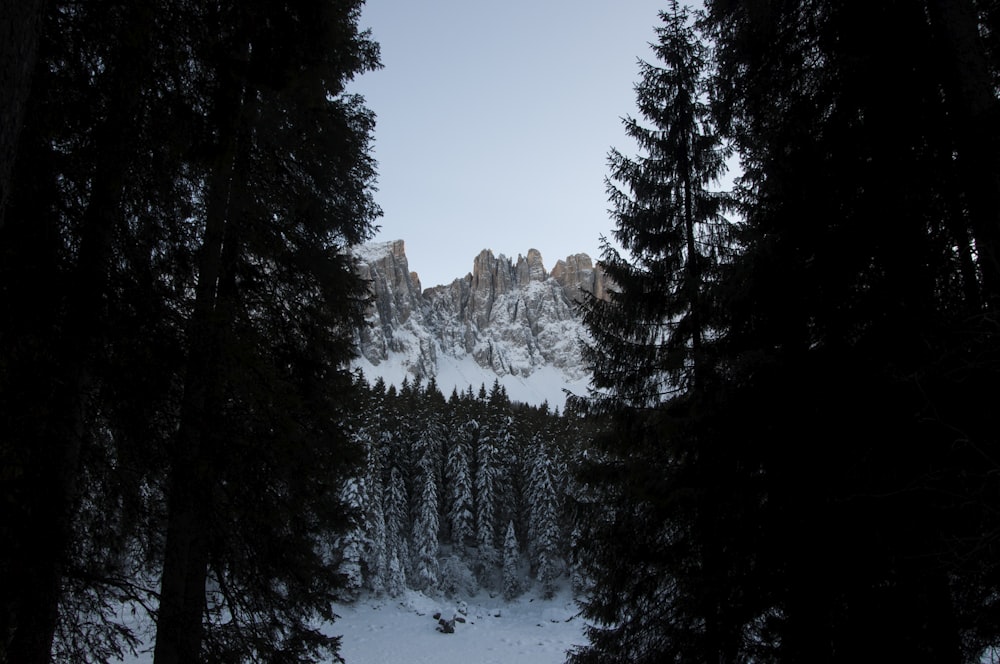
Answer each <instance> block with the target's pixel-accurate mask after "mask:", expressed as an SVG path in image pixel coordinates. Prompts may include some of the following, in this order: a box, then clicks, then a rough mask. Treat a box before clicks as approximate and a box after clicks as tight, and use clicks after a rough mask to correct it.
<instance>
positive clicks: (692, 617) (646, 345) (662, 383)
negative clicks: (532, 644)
mask: <svg viewBox="0 0 1000 664" xmlns="http://www.w3.org/2000/svg"><path fill="white" fill-rule="evenodd" d="M659 17H660V20H661V22H662V24H661V25H660V26H658V27H657V28H656V34H657V42H656V43H655V44H653V45H652V48H653V51H654V53H655V55H656V58H657V63H656V64H650V63H645V62H643V63H641V65H640V71H641V80H640V82H639V84H637V86H636V96H637V101H638V106H639V110H640V112H641V113H642V116H643V118H644V119H645V121H647V122H648V123H650V125H651V126H646V125H644V124H643V123H641V122H640V121H638V120H635V119H631V118H629V119H626V120H625V127H626V132H627V134H628V135H629V136H630V137H632V138H633V139H634V140H635V141H636V142H637V144H638V145H639V147H640V149H641V150H642V151H643V152H644V154H643V155H642V156H640V157H637V158H634V159H632V158H627V157H625V156H624V155H622V154H621V153H620V152H618V151H613V152H612V153H611V156H610V159H609V162H610V166H611V177H610V178H609V180H608V192H609V197H610V200H611V202H612V204H613V206H614V209H613V215H614V219H615V222H616V226H617V227H616V230H615V232H614V236H615V239H616V240H617V241H618V242H619V243H620V244H621V246H622V247H623V248H624V249H625V250H626V251H627V252H628V253H627V254H626V255H622V254H620V253H619V252H618V251H617V250H615V249H614V248H613V247H612V246H611V244H610V243H605V249H604V253H603V257H602V263H603V265H604V266H605V270H606V272H607V274H608V276H609V278H610V280H611V282H612V283H613V286H612V288H611V289H609V299H608V300H607V301H602V300H598V299H596V298H590V299H589V300H587V301H586V302H585V304H584V321H585V323H586V325H587V327H588V329H589V330H590V332H591V334H592V336H593V342H592V343H591V344H589V345H588V346H587V347H586V348H585V357H586V358H587V359H588V361H589V363H590V365H591V366H592V368H593V370H594V380H593V385H594V387H595V388H596V393H595V396H594V398H593V399H592V400H591V403H590V406H589V408H590V409H596V410H597V411H598V412H604V413H607V414H608V415H609V416H610V417H611V418H612V421H611V424H610V426H609V427H608V429H609V430H608V431H607V432H606V433H605V434H604V435H603V436H601V437H600V439H599V440H598V444H597V445H596V446H595V448H594V449H593V450H591V451H590V453H589V454H588V456H587V457H586V458H585V459H584V460H583V463H582V466H581V475H580V477H581V479H582V480H583V482H584V488H583V489H582V490H580V491H579V492H578V494H579V495H578V497H577V500H578V505H577V509H578V510H579V513H580V515H581V519H582V521H581V523H580V524H579V526H578V530H577V533H576V538H577V540H578V541H582V542H583V543H584V544H583V548H584V549H585V551H584V552H583V553H582V554H581V555H579V556H578V557H577V559H576V561H577V563H576V564H577V565H579V569H578V576H580V577H586V578H588V579H590V580H591V582H592V586H591V587H589V588H588V589H587V592H586V596H587V599H586V600H585V602H584V615H586V616H587V617H588V618H589V619H590V620H591V621H592V626H591V627H589V628H588V636H589V638H590V641H591V644H590V646H588V647H587V648H580V649H577V650H576V651H575V652H574V653H573V654H572V655H571V661H573V662H574V663H575V664H583V663H585V662H598V661H606V660H609V659H612V660H616V661H630V662H658V661H695V660H700V659H711V660H713V661H716V660H717V661H728V660H729V657H730V656H731V655H732V654H733V648H734V647H733V645H732V644H733V641H734V640H735V639H736V636H735V635H733V634H728V635H727V634H726V630H725V628H724V626H723V621H722V619H721V617H720V615H719V614H720V612H722V611H724V610H725V607H726V606H727V605H728V604H730V603H729V602H728V599H727V598H723V597H721V596H719V595H717V594H716V593H715V591H714V589H707V588H695V587H694V586H695V578H696V575H695V570H696V569H697V568H698V566H699V565H701V564H703V563H704V562H705V561H706V560H707V558H706V557H703V556H702V554H705V555H706V556H708V557H711V556H712V555H714V554H713V552H715V551H718V550H719V549H721V548H723V547H722V546H721V543H720V542H719V541H717V538H715V537H714V533H711V532H706V529H710V528H711V527H712V524H711V519H710V517H709V510H708V509H706V510H704V512H703V511H702V510H701V509H700V508H699V509H698V510H697V511H692V510H691V508H692V505H694V504H695V503H692V501H691V498H690V496H691V492H693V491H697V490H698V489H697V488H696V487H693V486H691V485H690V484H687V483H688V482H691V481H697V478H696V477H690V476H687V475H682V474H680V473H679V466H680V464H681V463H682V462H687V461H691V460H695V459H697V456H696V455H698V454H701V452H700V451H699V450H698V449H697V444H696V443H695V441H694V440H693V439H692V435H691V434H690V433H689V432H688V431H687V428H688V427H687V425H686V424H685V422H686V421H687V420H688V419H689V415H688V414H686V413H685V410H687V409H689V408H691V407H692V404H694V403H696V400H697V399H698V398H700V397H701V395H708V394H710V393H711V389H710V386H711V385H713V384H714V382H715V380H716V360H715V358H714V357H713V355H714V353H713V352H710V349H709V346H710V345H711V344H713V343H714V342H715V341H716V339H717V338H718V335H719V333H720V332H721V330H720V328H719V326H720V324H721V323H720V321H719V319H718V311H717V307H718V305H717V303H716V299H715V298H716V295H715V293H714V289H715V287H716V284H717V280H718V278H719V270H720V267H721V264H722V263H723V262H724V259H726V258H727V252H728V251H729V249H730V246H729V242H730V238H729V235H730V230H729V229H730V226H729V224H728V222H727V221H726V220H725V219H724V218H723V217H722V216H721V214H722V212H723V211H724V209H725V207H726V205H727V204H728V200H729V199H728V196H727V195H726V194H724V193H720V192H718V191H715V190H714V189H713V187H715V186H717V180H718V178H719V177H720V176H721V175H722V174H723V173H724V170H725V160H726V157H727V150H726V148H725V146H724V142H723V140H722V138H721V136H720V134H719V133H718V131H717V128H716V125H715V121H714V118H713V117H712V115H711V113H710V106H709V98H708V93H709V82H710V74H711V70H710V68H709V67H710V64H711V63H710V62H709V53H708V47H707V46H706V45H705V43H704V42H703V41H702V39H701V37H700V35H699V34H698V32H697V31H696V30H695V28H694V26H693V25H692V18H691V16H690V14H689V13H688V11H687V10H686V9H682V8H680V7H679V6H678V3H677V2H673V3H671V7H670V9H669V10H668V11H666V12H661V13H660V15H659ZM616 183H620V185H619V184H616ZM620 186H623V187H625V189H622V188H620ZM571 405H573V404H572V402H571ZM573 407H575V405H573ZM696 463H697V462H696ZM687 547H697V548H696V549H688V548H687ZM713 564H715V563H713ZM665 615H668V616H670V618H669V619H664V618H663V616H665Z"/></svg>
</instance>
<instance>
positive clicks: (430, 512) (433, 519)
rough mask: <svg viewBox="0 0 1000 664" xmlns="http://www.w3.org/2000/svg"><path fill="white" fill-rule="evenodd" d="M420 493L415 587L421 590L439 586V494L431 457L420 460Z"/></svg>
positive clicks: (415, 553)
mask: <svg viewBox="0 0 1000 664" xmlns="http://www.w3.org/2000/svg"><path fill="white" fill-rule="evenodd" d="M419 481H420V490H419V492H418V494H417V504H416V508H417V511H416V517H415V519H414V522H413V549H414V551H413V573H414V575H413V585H414V587H416V588H417V589H418V590H428V589H436V587H437V584H438V571H439V570H438V527H439V523H438V493H437V481H436V479H435V477H434V468H433V465H432V459H431V457H430V455H424V456H423V457H422V458H421V460H420V473H419Z"/></svg>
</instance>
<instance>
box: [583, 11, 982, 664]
mask: <svg viewBox="0 0 1000 664" xmlns="http://www.w3.org/2000/svg"><path fill="white" fill-rule="evenodd" d="M706 7H707V16H706V19H705V21H704V22H703V24H702V25H703V27H704V28H705V30H706V33H707V34H708V36H710V37H712V38H713V40H714V43H715V49H716V58H717V61H718V70H717V72H716V76H715V77H714V81H715V85H716V86H717V87H716V89H717V91H718V95H717V104H716V105H715V106H713V111H712V117H713V118H714V120H715V121H716V122H717V123H718V125H719V126H720V128H721V131H722V132H723V133H724V134H725V135H726V136H727V138H728V139H729V140H731V141H732V142H733V144H734V147H735V148H736V150H737V152H738V153H739V154H740V157H741V162H742V167H743V172H744V176H743V179H742V181H741V187H740V190H739V195H740V203H741V211H742V213H743V216H744V223H743V224H742V225H741V231H740V235H739V238H738V239H739V244H738V248H739V254H738V256H737V257H735V258H734V259H733V260H732V261H731V262H728V263H726V264H724V265H723V266H722V267H723V269H722V270H721V272H720V276H719V278H718V280H717V281H716V283H715V285H714V286H713V289H712V301H714V302H717V303H718V304H719V306H718V307H717V308H715V309H714V311H716V312H720V313H724V316H720V317H719V318H718V319H717V321H718V322H717V323H716V324H715V326H714V327H711V326H709V327H705V326H703V328H702V329H703V334H705V335H708V334H710V335H711V337H712V338H713V339H714V342H713V343H714V347H715V348H714V349H713V350H714V352H713V365H712V367H713V370H714V372H715V375H716V376H717V377H718V380H717V381H716V382H715V383H714V384H713V386H712V389H711V390H709V391H704V392H703V391H699V390H698V389H696V388H697V381H696V382H695V385H694V388H691V387H688V388H687V389H683V390H682V391H680V392H679V393H678V394H677V395H675V396H674V397H673V398H671V399H669V400H667V401H666V402H664V403H663V404H662V405H661V406H659V407H658V408H656V409H654V411H653V412H651V413H649V414H648V415H647V416H642V417H638V416H635V414H633V415H632V416H629V415H628V414H626V416H625V417H624V418H623V419H622V420H621V425H620V426H621V428H622V429H623V430H625V431H627V432H628V435H627V436H619V437H617V438H616V439H615V440H614V441H613V442H614V443H615V444H613V445H608V446H606V447H604V448H602V449H600V450H598V451H599V452H602V453H603V456H601V457H598V458H599V460H600V461H602V462H603V463H600V464H595V466H594V467H593V468H591V469H589V470H588V471H587V472H589V473H590V476H591V477H592V478H593V479H594V481H595V485H599V484H600V483H606V484H607V487H608V488H607V490H606V491H605V493H604V495H603V501H604V503H606V504H610V505H613V506H614V509H613V510H612V511H611V513H612V514H613V515H614V519H613V521H611V520H607V521H605V522H603V523H602V522H601V521H599V520H593V521H590V522H588V523H589V525H590V527H592V528H594V531H593V532H594V538H595V541H596V542H597V543H598V546H597V547H596V548H595V551H596V555H595V556H594V559H595V560H597V561H598V564H597V566H596V568H595V569H594V570H593V572H594V573H595V574H596V575H597V585H596V586H595V593H594V595H593V599H592V600H591V601H590V602H589V604H588V611H590V612H591V615H592V616H594V617H595V618H596V619H597V620H598V622H599V623H601V624H603V625H604V626H605V627H606V629H603V630H602V629H598V630H595V631H593V632H592V634H591V636H592V644H591V646H590V647H589V648H587V649H583V650H581V651H579V652H578V653H576V655H575V656H574V659H575V661H578V662H583V661H600V659H601V658H602V656H603V657H605V658H608V657H617V658H625V659H629V660H630V661H665V660H669V661H692V662H693V661H705V660H711V661H727V662H735V661H748V660H753V661H772V662H793V661H796V662H797V661H820V662H852V661H861V660H865V661H875V660H895V659H906V660H907V661H919V662H978V661H980V658H981V657H982V655H983V653H984V651H986V650H987V649H988V648H991V647H996V646H997V644H998V643H1000V631H998V630H997V627H996V626H997V624H998V623H997V620H996V617H997V610H998V605H997V602H996V597H997V596H998V590H1000V585H998V584H1000V567H998V565H997V562H996V561H997V557H996V553H997V550H998V547H1000V539H998V536H997V535H998V533H1000V522H998V519H997V517H998V513H997V511H996V509H995V505H996V500H997V495H998V493H1000V482H998V475H997V472H996V471H997V461H996V459H997V458H998V456H1000V436H998V434H997V431H998V428H997V425H998V421H997V414H996V413H997V411H996V409H995V408H991V407H988V406H987V405H986V404H988V403H993V402H996V401H997V399H998V397H1000V394H998V392H1000V387H997V386H998V385H1000V380H998V378H1000V375H998V372H1000V355H998V352H997V348H998V347H1000V346H998V341H1000V339H998V336H997V335H998V333H1000V330H998V328H997V326H996V304H995V298H996V286H995V285H994V282H993V280H994V278H995V265H994V264H993V261H994V258H993V256H994V251H995V245H996V241H995V236H994V234H995V233H996V232H997V230H998V228H1000V204H998V200H1000V199H998V197H997V190H996V187H995V182H996V180H995V178H996V174H997V172H998V169H997V160H996V154H995V151H993V153H992V154H990V155H986V154H984V153H983V152H981V151H983V150H986V151H989V150H990V148H984V146H990V145H995V142H996V140H997V129H996V126H995V124H990V126H985V125H984V124H982V123H981V118H982V117H983V115H982V113H990V112H993V111H991V110H990V109H995V108H996V105H997V93H996V86H995V85H992V86H991V85H990V84H987V83H986V81H990V80H993V81H995V80H996V76H997V74H998V72H1000V60H998V58H997V51H996V49H995V38H996V26H997V23H996V20H995V19H996V14H995V8H993V7H992V6H991V5H990V3H979V2H974V1H973V0H954V1H940V2H938V1H931V0H928V1H927V2H910V1H902V0H900V1H895V0H882V1H879V2H869V3H864V4H861V3H839V2H812V1H804V0H803V1H801V2H799V1H792V2H772V1H770V0H759V1H757V0H754V1H751V2H732V1H729V0H714V1H711V2H707V3H706ZM888 34H892V35H893V36H894V37H893V39H891V40H888V39H886V38H885V36H886V35H888ZM959 62H963V63H965V65H962V66H958V65H957V63H959ZM959 69H961V70H962V71H961V73H959V71H958V70H959ZM973 118H978V119H973ZM973 127H975V130H973V129H972V128H973ZM973 131H974V132H975V136H976V137H975V139H973V138H972V137H971V135H970V133H971V132H973ZM973 143H975V145H973ZM973 154H978V155H979V156H978V157H973V156H972V155H973ZM973 163H975V166H972V164H973ZM970 169H971V170H970ZM972 171H975V173H973V172H972ZM662 290H663V291H664V292H670V291H669V289H667V288H663V289H662ZM612 389H613V388H612ZM595 456H597V454H596V453H595V455H592V458H593V457H595ZM656 459H659V460H660V461H659V465H657V464H656V463H652V462H650V460H656ZM609 478H610V480H612V481H609ZM601 499H602V497H601V496H598V497H596V498H594V499H593V500H594V502H592V503H591V504H592V505H594V510H595V511H598V510H599V508H600V507H601V506H602V505H603V503H602V502H601ZM635 532H642V533H644V534H643V536H642V538H641V539H642V541H643V543H644V544H646V545H647V546H644V547H632V546H630V545H628V544H625V543H623V541H624V540H625V539H626V538H625V537H624V533H630V534H631V533H635ZM616 533H617V539H616V535H615V534H616ZM633 538H634V536H633ZM602 547H603V549H602ZM600 561H603V564H602V563H601V562H600ZM635 578H643V579H650V582H649V583H647V584H645V585H640V584H639V583H638V582H635V581H633V579H635ZM616 584H617V585H616ZM616 588H617V589H616Z"/></svg>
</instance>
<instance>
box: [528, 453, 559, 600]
mask: <svg viewBox="0 0 1000 664" xmlns="http://www.w3.org/2000/svg"><path fill="white" fill-rule="evenodd" d="M529 512H530V516H529V524H530V528H529V531H528V536H529V542H530V547H529V549H530V552H531V555H532V557H533V560H532V562H533V565H532V566H533V568H534V570H535V578H536V579H537V580H538V582H539V583H541V585H542V594H543V597H545V598H546V599H548V598H550V597H552V595H553V594H554V593H555V580H556V577H557V576H558V575H559V521H558V504H557V500H556V492H555V488H554V486H553V482H552V462H551V460H550V459H549V457H548V454H547V453H546V450H545V447H544V446H540V447H539V449H538V451H537V453H536V455H535V459H534V463H533V464H532V470H531V476H530V491H529Z"/></svg>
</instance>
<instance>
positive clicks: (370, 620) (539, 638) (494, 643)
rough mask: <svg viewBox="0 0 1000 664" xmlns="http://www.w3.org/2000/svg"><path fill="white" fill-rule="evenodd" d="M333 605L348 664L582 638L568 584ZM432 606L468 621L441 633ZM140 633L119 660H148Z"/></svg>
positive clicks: (548, 654)
mask: <svg viewBox="0 0 1000 664" xmlns="http://www.w3.org/2000/svg"><path fill="white" fill-rule="evenodd" d="M460 610H462V611H465V613H464V615H463V614H462V613H460ZM335 611H336V613H337V615H338V616H340V619H339V620H337V621H336V622H335V623H333V624H332V625H330V626H329V627H328V628H327V633H328V634H331V635H339V636H342V637H343V640H342V642H341V648H340V655H341V657H343V658H344V660H345V661H346V662H347V664H396V663H397V662H398V663H400V664H512V663H513V662H517V664H562V662H565V661H566V651H568V650H570V649H571V648H572V647H573V646H576V645H581V644H584V643H586V639H585V638H584V636H583V625H584V621H583V618H581V617H580V616H578V615H577V612H578V611H579V609H578V607H577V606H576V604H575V603H574V601H573V598H572V596H571V594H570V592H569V590H568V589H564V590H561V591H560V592H559V593H557V594H556V596H555V597H554V598H552V599H549V600H542V599H532V598H531V597H529V596H527V595H526V596H524V597H522V598H519V599H516V600H514V601H512V602H507V601H504V600H503V599H502V598H500V597H499V596H498V597H496V598H491V597H490V596H489V595H488V594H487V593H485V592H483V593H480V594H479V595H477V596H476V597H473V598H470V599H469V600H468V601H467V602H462V601H454V600H447V599H443V598H432V597H428V596H426V595H424V594H423V593H420V592H417V591H415V590H406V592H405V593H403V595H401V596H400V597H381V598H375V597H369V596H362V597H361V598H360V599H359V600H358V601H356V602H354V603H352V604H339V605H337V606H336V608H335ZM435 613H441V616H442V617H443V618H448V619H450V618H452V617H453V616H456V615H458V616H462V617H463V618H464V619H465V621H466V622H465V623H464V624H463V623H461V622H456V623H455V632H454V633H452V634H444V633H442V632H439V631H437V627H438V621H437V620H436V619H434V614H435ZM133 626H135V625H133ZM145 627H146V628H147V629H148V628H149V626H148V625H146V626H145ZM140 629H141V627H140ZM146 636H147V639H148V645H147V646H146V647H145V648H143V651H142V652H141V653H140V654H139V655H138V656H135V657H133V656H126V657H125V658H123V659H122V660H120V661H121V662H122V664H150V663H151V662H152V661H153V654H152V642H153V637H152V634H151V632H147V635H146Z"/></svg>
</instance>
